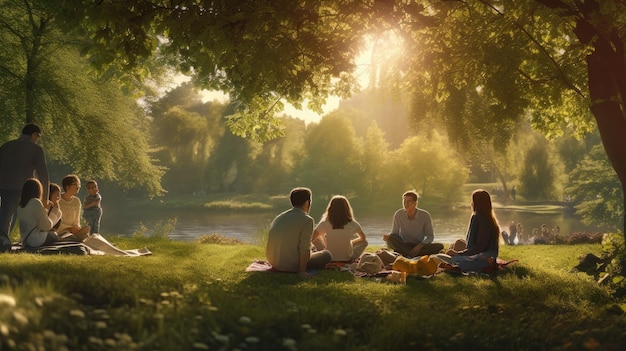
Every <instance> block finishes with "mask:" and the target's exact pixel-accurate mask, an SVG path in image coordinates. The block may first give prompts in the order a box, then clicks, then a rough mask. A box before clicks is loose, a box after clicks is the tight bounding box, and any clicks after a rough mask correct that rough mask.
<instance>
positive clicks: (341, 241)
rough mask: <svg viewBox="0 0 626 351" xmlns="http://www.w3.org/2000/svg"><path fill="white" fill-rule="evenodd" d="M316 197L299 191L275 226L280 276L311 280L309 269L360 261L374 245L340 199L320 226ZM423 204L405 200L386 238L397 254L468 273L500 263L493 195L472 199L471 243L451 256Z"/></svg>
mask: <svg viewBox="0 0 626 351" xmlns="http://www.w3.org/2000/svg"><path fill="white" fill-rule="evenodd" d="M311 197H312V192H311V190H310V189H308V188H303V187H299V188H295V189H293V190H292V191H291V193H290V201H291V205H292V208H291V209H289V210H287V211H285V212H282V213H281V214H279V215H278V216H276V218H274V220H273V221H272V224H271V226H270V229H269V233H268V240H267V246H266V258H267V261H268V262H269V263H270V264H271V265H272V267H273V268H274V269H276V270H278V271H283V272H296V273H298V274H299V275H300V276H303V277H306V276H308V273H307V269H319V268H324V267H325V266H326V265H327V264H328V263H330V262H332V261H344V262H352V261H354V260H356V259H357V258H358V257H359V256H360V255H361V254H362V253H363V251H364V250H365V248H366V247H367V245H368V242H367V240H366V237H365V234H364V233H363V230H362V228H361V226H360V224H359V223H358V222H357V221H356V220H355V219H354V216H353V211H352V208H351V206H350V203H349V201H348V199H346V197H344V196H340V195H338V196H334V197H333V198H332V199H331V200H330V202H329V204H328V207H327V209H326V212H325V213H324V215H323V216H322V219H321V221H320V222H319V223H318V224H317V225H315V221H314V219H313V218H312V217H311V216H310V215H309V211H310V209H311ZM418 198H419V196H418V194H417V192H415V191H407V192H405V193H404V194H403V195H402V200H403V208H402V209H399V210H398V211H396V213H395V214H394V217H393V225H392V230H391V233H389V234H385V235H384V236H383V240H384V241H385V242H386V243H387V245H388V246H389V247H390V248H391V249H393V250H394V251H395V252H397V253H398V254H400V255H402V256H405V257H407V258H414V257H420V256H424V255H433V254H439V253H445V254H447V255H449V256H450V260H451V261H450V262H451V263H453V264H454V265H457V266H459V267H460V268H461V269H462V270H463V271H471V270H476V271H477V270H480V269H481V268H483V267H486V266H487V265H489V261H488V259H489V258H491V259H495V258H497V257H498V247H499V246H498V245H499V236H500V229H499V225H498V221H497V219H496V217H495V215H494V213H493V209H492V204H491V197H490V195H489V193H488V192H487V191H485V190H482V189H479V190H476V191H474V192H473V193H472V215H471V218H470V223H469V228H468V232H467V235H466V238H465V239H459V240H457V241H456V242H455V243H453V244H451V245H450V247H449V248H448V249H447V250H444V245H443V244H440V243H435V242H433V241H434V233H433V224H432V219H431V217H430V214H429V213H428V212H426V211H424V210H422V209H419V208H418V207H417V204H418Z"/></svg>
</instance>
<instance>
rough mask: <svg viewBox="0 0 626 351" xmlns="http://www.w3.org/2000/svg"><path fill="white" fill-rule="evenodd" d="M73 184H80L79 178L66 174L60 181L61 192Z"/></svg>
mask: <svg viewBox="0 0 626 351" xmlns="http://www.w3.org/2000/svg"><path fill="white" fill-rule="evenodd" d="M74 183H80V178H78V176H77V175H76V174H68V175H66V176H65V177H63V179H62V180H61V186H62V187H63V191H65V190H66V189H67V188H69V187H70V186H71V185H72V184H74Z"/></svg>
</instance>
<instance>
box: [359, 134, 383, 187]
mask: <svg viewBox="0 0 626 351" xmlns="http://www.w3.org/2000/svg"><path fill="white" fill-rule="evenodd" d="M362 145H363V147H362V148H361V161H360V165H361V167H360V168H361V172H360V173H361V176H360V178H361V179H362V182H363V187H364V190H365V197H366V198H367V199H381V198H383V197H387V196H388V194H386V193H385V192H384V191H383V189H384V179H385V175H386V174H387V173H388V172H389V166H388V161H387V160H388V158H389V143H388V142H387V141H386V140H385V134H384V133H383V131H382V130H381V129H380V128H379V127H378V124H376V122H372V123H371V124H370V126H369V127H368V128H367V132H366V135H365V138H364V139H363V143H362Z"/></svg>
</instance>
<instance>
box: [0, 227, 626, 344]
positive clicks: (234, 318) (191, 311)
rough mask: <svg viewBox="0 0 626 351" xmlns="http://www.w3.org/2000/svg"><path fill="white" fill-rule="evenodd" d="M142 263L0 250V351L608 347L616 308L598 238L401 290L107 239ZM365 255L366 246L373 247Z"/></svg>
mask: <svg viewBox="0 0 626 351" xmlns="http://www.w3.org/2000/svg"><path fill="white" fill-rule="evenodd" d="M109 239H110V240H111V241H112V242H114V243H115V244H116V245H118V246H119V247H120V248H123V249H131V248H138V247H143V246H147V247H148V248H149V249H150V250H151V251H152V252H153V253H154V255H153V256H149V257H136V258H127V257H107V256H69V255H61V256H41V255H31V254H18V255H9V254H2V255H0V351H5V350H236V349H239V350H618V349H624V346H626V332H625V330H626V317H625V314H624V306H625V305H626V303H625V301H623V300H622V301H616V300H614V299H613V298H612V297H611V296H610V294H609V293H608V292H607V291H605V289H604V288H602V287H598V286H597V284H596V283H595V282H594V281H593V279H592V278H590V277H588V276H587V275H585V274H583V273H569V272H568V271H569V270H570V269H571V267H573V266H574V265H576V263H577V257H578V256H579V255H581V254H584V253H587V252H594V253H596V254H599V253H600V245H599V244H590V245H560V246H553V245H534V246H517V247H510V246H506V247H502V248H501V255H500V257H501V258H503V259H519V260H520V262H518V263H516V264H513V265H512V266H511V267H510V268H509V269H508V270H507V271H505V272H502V273H500V274H498V275H497V276H495V277H489V276H456V275H452V274H448V273H442V274H438V275H435V276H434V277H431V278H428V279H424V278H418V277H409V279H407V284H406V285H393V284H390V283H387V282H386V281H385V280H380V279H374V278H355V277H354V276H352V275H351V274H350V273H346V272H340V271H333V270H323V271H319V272H318V274H317V275H316V276H315V277H313V278H311V279H307V280H302V279H300V278H298V277H297V276H296V275H295V274H278V273H246V272H244V270H245V268H246V267H247V266H248V264H250V263H251V262H252V260H254V259H256V258H259V259H262V258H264V249H263V248H262V247H260V246H255V245H217V244H200V243H189V242H176V241H170V240H168V239H164V238H142V237H135V238H122V237H110V238H109ZM373 249H374V248H371V250H373Z"/></svg>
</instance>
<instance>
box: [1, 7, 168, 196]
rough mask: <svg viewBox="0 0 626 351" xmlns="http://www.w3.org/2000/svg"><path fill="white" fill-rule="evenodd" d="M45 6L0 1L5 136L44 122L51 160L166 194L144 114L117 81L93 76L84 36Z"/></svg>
mask: <svg viewBox="0 0 626 351" xmlns="http://www.w3.org/2000/svg"><path fill="white" fill-rule="evenodd" d="M43 3H46V4H47V2H46V1H29V0H21V1H18V0H2V1H0V38H1V39H2V48H3V50H2V51H1V52H0V82H2V83H3V84H1V85H0V97H1V98H0V101H2V107H3V108H2V111H0V119H2V123H1V127H0V129H2V131H3V132H4V133H3V134H2V141H5V140H6V139H9V138H11V136H15V135H16V133H18V132H19V130H20V129H21V126H22V125H24V124H25V123H28V122H36V123H38V124H40V125H41V126H42V128H43V130H44V139H43V141H42V144H43V146H44V148H45V150H46V156H47V158H48V160H50V161H56V162H58V163H61V164H67V165H70V166H71V168H72V170H73V172H75V173H77V174H79V175H80V176H81V177H85V178H98V179H100V180H103V179H106V180H111V181H114V182H116V184H118V185H120V187H122V188H124V189H129V188H133V187H141V188H143V189H144V190H146V191H147V192H148V193H149V194H151V195H158V194H160V193H162V192H163V189H162V187H161V184H160V178H161V174H162V169H161V168H160V167H158V166H156V165H155V164H154V163H153V160H152V158H151V155H150V147H149V145H148V143H147V140H146V135H148V133H147V125H146V122H147V120H146V119H145V114H144V111H142V110H141V109H140V108H139V107H138V105H137V103H136V101H135V99H133V98H132V97H129V96H126V95H124V94H122V92H121V90H120V89H119V86H118V85H116V82H115V81H103V80H99V79H97V78H95V77H94V76H93V75H91V74H90V73H89V72H90V68H89V66H88V64H87V62H86V61H85V60H84V58H82V57H81V56H80V55H79V52H78V49H77V45H78V42H79V41H80V40H81V39H82V38H81V37H80V36H77V35H76V33H70V32H67V33H64V32H62V31H61V30H60V28H59V26H58V23H57V22H56V17H55V15H54V12H52V11H47V10H46V8H45V6H40V5H42V4H43Z"/></svg>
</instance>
